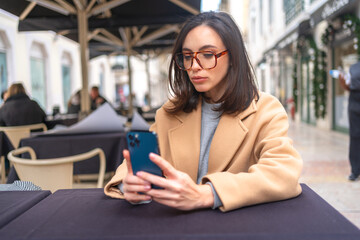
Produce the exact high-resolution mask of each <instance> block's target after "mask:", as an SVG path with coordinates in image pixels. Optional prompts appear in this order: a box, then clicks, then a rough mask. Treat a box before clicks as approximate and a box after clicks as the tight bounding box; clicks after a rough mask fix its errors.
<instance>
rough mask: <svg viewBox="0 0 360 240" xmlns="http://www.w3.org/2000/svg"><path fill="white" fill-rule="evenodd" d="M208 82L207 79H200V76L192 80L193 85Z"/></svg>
mask: <svg viewBox="0 0 360 240" xmlns="http://www.w3.org/2000/svg"><path fill="white" fill-rule="evenodd" d="M206 80H207V78H206V77H199V76H196V77H192V78H191V81H192V82H193V83H203V82H205V81H206Z"/></svg>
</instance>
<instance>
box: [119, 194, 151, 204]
mask: <svg viewBox="0 0 360 240" xmlns="http://www.w3.org/2000/svg"><path fill="white" fill-rule="evenodd" d="M124 197H125V199H126V200H127V201H129V202H131V203H138V202H141V201H149V200H151V196H148V195H145V194H138V193H136V192H126V193H124Z"/></svg>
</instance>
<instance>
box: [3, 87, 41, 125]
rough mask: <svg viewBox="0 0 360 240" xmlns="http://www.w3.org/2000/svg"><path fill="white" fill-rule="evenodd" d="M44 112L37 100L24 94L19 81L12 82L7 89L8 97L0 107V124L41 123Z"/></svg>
mask: <svg viewBox="0 0 360 240" xmlns="http://www.w3.org/2000/svg"><path fill="white" fill-rule="evenodd" d="M45 119H46V114H45V112H44V111H43V110H42V109H41V107H40V106H39V104H37V102H35V101H33V100H31V99H30V98H29V97H28V95H26V92H25V88H24V86H23V85H22V84H21V83H13V84H12V85H11V86H10V88H9V90H8V97H7V99H6V101H5V103H4V105H3V106H2V107H1V108H0V126H21V125H29V124H36V123H42V122H44V121H45Z"/></svg>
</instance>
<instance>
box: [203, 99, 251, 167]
mask: <svg viewBox="0 0 360 240" xmlns="http://www.w3.org/2000/svg"><path fill="white" fill-rule="evenodd" d="M254 112H256V104H255V100H254V101H253V102H252V103H251V104H250V106H249V107H248V108H247V109H246V110H244V111H243V112H241V113H240V114H239V115H237V116H233V115H228V114H224V115H223V116H222V117H221V118H220V121H219V124H218V126H217V128H216V131H215V134H214V137H213V139H212V142H211V146H210V153H209V164H208V173H213V172H217V171H223V170H224V169H226V166H227V165H228V164H229V162H230V161H231V160H232V158H233V156H234V155H235V153H236V151H237V150H238V149H239V147H240V145H241V143H242V142H243V141H244V138H245V136H246V134H247V132H248V129H247V128H246V127H245V125H244V124H243V122H242V120H243V119H244V118H246V117H247V116H249V115H250V114H252V113H254Z"/></svg>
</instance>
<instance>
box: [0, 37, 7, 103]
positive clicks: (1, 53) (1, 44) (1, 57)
mask: <svg viewBox="0 0 360 240" xmlns="http://www.w3.org/2000/svg"><path fill="white" fill-rule="evenodd" d="M7 85H8V75H7V64H6V44H5V39H4V38H3V37H2V35H0V93H2V92H3V91H5V90H6V89H7ZM2 101H3V100H2V99H0V103H1V102H2Z"/></svg>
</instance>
